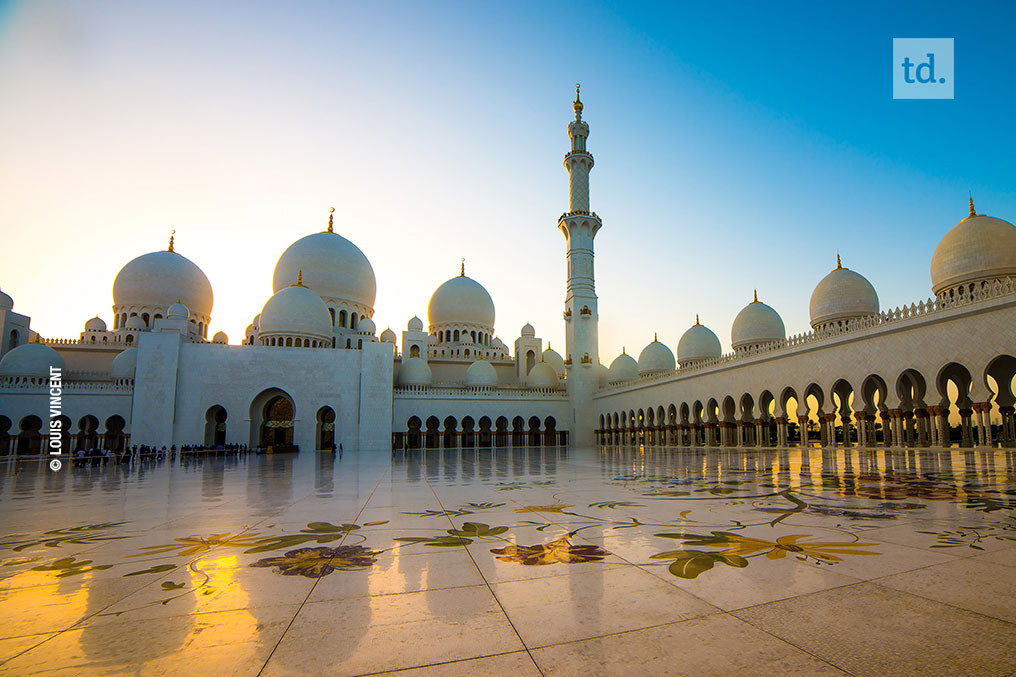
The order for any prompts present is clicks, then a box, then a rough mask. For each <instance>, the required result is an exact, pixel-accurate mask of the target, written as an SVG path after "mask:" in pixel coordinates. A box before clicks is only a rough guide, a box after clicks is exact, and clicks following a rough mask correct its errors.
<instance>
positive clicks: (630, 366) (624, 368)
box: [607, 350, 639, 383]
mask: <svg viewBox="0 0 1016 677" xmlns="http://www.w3.org/2000/svg"><path fill="white" fill-rule="evenodd" d="M607 373H608V378H609V380H610V382H611V383H613V382H614V381H630V380H632V379H633V378H638V375H639V365H638V362H636V361H635V358H634V357H632V356H631V355H628V354H626V353H625V352H624V351H623V350H622V351H621V354H620V355H618V356H617V357H615V358H614V361H613V362H611V363H610V369H609V371H608V372H607Z"/></svg>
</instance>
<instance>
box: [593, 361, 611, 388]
mask: <svg viewBox="0 0 1016 677" xmlns="http://www.w3.org/2000/svg"><path fill="white" fill-rule="evenodd" d="M596 377H597V378H598V379H599V381H600V385H601V386H605V385H607V383H609V382H610V370H609V369H607V365H605V364H603V363H600V364H598V365H596Z"/></svg>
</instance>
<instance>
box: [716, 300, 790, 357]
mask: <svg viewBox="0 0 1016 677" xmlns="http://www.w3.org/2000/svg"><path fill="white" fill-rule="evenodd" d="M786 337H787V330H786V328H785V327H784V326H783V319H782V318H781V317H780V314H779V313H777V312H776V311H775V310H773V309H772V308H770V307H769V306H767V305H766V304H764V303H762V302H761V301H759V300H758V297H757V296H756V297H755V300H754V301H752V302H751V303H749V304H748V305H746V306H745V307H744V308H743V309H742V310H741V312H739V313H738V314H737V317H735V318H734V325H733V327H731V329H730V343H731V345H732V346H733V348H734V350H737V349H738V348H746V347H748V346H753V345H758V344H761V343H772V342H773V341H781V340H783V339H785V338H786Z"/></svg>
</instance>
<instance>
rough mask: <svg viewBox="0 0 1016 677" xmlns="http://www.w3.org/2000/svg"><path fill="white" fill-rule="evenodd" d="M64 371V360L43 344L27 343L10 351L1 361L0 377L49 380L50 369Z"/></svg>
mask: <svg viewBox="0 0 1016 677" xmlns="http://www.w3.org/2000/svg"><path fill="white" fill-rule="evenodd" d="M50 367H57V368H59V369H61V370H62V369H64V368H65V367H66V364H64V358H62V357H61V356H60V353H58V352H56V351H55V350H53V349H52V348H50V347H49V346H47V345H45V344H42V343H26V344H24V345H20V346H18V347H17V348H15V349H14V350H11V351H9V352H8V353H7V354H6V355H4V357H3V359H2V360H0V376H29V377H32V376H34V377H42V378H49V368H50Z"/></svg>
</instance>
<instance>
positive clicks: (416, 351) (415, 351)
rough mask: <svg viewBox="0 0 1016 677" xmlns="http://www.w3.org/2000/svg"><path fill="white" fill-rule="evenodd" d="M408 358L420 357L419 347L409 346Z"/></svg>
mask: <svg viewBox="0 0 1016 677" xmlns="http://www.w3.org/2000/svg"><path fill="white" fill-rule="evenodd" d="M409 356H410V357H419V356H420V346H417V345H413V346H410V348H409Z"/></svg>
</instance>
